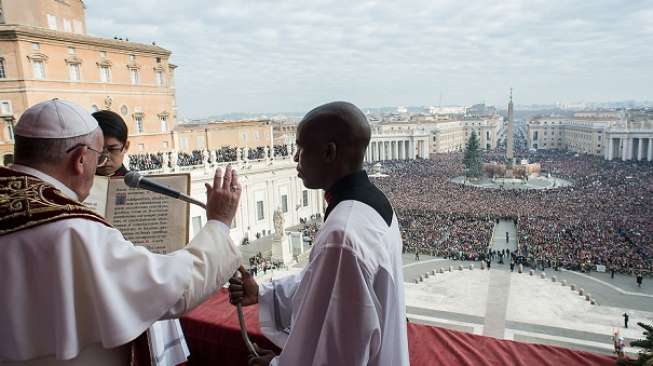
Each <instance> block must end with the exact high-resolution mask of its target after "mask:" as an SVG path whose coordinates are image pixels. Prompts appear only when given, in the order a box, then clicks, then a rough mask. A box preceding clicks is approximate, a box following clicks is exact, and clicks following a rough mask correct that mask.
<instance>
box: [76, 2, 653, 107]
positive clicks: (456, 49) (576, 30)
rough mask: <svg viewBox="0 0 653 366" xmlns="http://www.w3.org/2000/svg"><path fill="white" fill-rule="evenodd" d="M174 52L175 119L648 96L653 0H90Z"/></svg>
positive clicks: (104, 15)
mask: <svg viewBox="0 0 653 366" xmlns="http://www.w3.org/2000/svg"><path fill="white" fill-rule="evenodd" d="M86 4H87V17H88V18H87V27H88V31H89V33H90V34H93V35H98V36H105V37H109V38H112V37H113V36H114V35H118V36H122V37H127V38H129V39H130V41H138V42H143V43H151V42H152V41H156V42H157V44H159V45H160V46H162V47H165V48H167V49H169V50H171V51H172V52H173V57H172V62H173V63H175V64H177V65H179V69H177V74H176V75H177V77H176V82H177V99H178V104H179V108H180V114H181V115H182V116H186V117H203V116H207V115H212V114H213V115H214V114H220V113H226V112H281V111H297V112H302V111H306V110H308V109H310V108H312V107H314V106H316V105H318V104H321V103H324V102H327V101H331V100H348V101H351V102H354V103H356V104H358V105H360V106H363V107H379V106H396V105H438V104H439V103H440V96H442V103H443V104H444V105H447V104H461V105H468V104H473V103H477V102H482V101H485V102H487V103H489V104H495V105H500V106H503V105H504V104H505V103H506V102H507V95H508V90H509V88H510V87H513V88H514V89H515V102H516V103H518V104H535V103H555V102H558V101H610V100H625V99H636V100H646V99H648V100H651V99H653V0H614V1H611V0H580V1H570V0H524V1H513V0H504V1H489V0H443V1H436V0H405V1H390V0H388V1H356V0H346V1H311V0H291V1H277V0H267V1H250V0H234V1H231V0H229V1H223V0H185V1H172V0H159V1H155V0H111V1H105V0H102V1H101V0H86Z"/></svg>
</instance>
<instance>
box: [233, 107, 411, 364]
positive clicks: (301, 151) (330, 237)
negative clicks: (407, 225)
mask: <svg viewBox="0 0 653 366" xmlns="http://www.w3.org/2000/svg"><path fill="white" fill-rule="evenodd" d="M370 135H371V132H370V126H369V124H368V122H367V119H366V117H365V115H364V114H363V113H362V112H361V111H360V110H359V109H358V108H357V107H355V106H354V105H352V104H350V103H345V102H335V103H329V104H326V105H323V106H320V107H317V108H315V109H314V110H312V111H311V112H309V113H308V114H307V115H306V116H305V117H304V119H303V120H302V122H301V123H300V124H299V126H298V128H297V147H298V150H297V153H296V154H295V161H296V162H297V163H298V165H297V171H298V176H299V177H300V178H301V179H302V180H303V182H304V185H305V186H306V187H308V188H311V189H324V190H325V191H326V193H325V199H326V201H327V203H328V207H327V209H326V212H325V222H324V225H323V226H322V227H321V229H320V230H319V231H318V233H317V235H316V238H315V242H314V244H313V248H312V251H311V254H310V259H309V262H308V264H307V265H306V267H305V268H304V270H303V271H302V272H301V273H299V274H297V275H293V276H289V277H285V278H281V279H276V280H274V281H272V282H271V283H269V284H262V285H261V286H258V285H257V284H256V282H255V280H254V279H253V277H252V276H250V275H249V274H247V273H245V272H244V271H243V277H242V278H236V277H234V278H232V279H231V280H230V296H231V302H232V303H234V304H236V303H238V302H241V303H242V304H243V305H251V304H254V303H258V304H259V318H260V322H261V328H262V330H263V332H264V334H265V335H266V336H267V337H268V338H269V339H270V340H272V341H273V342H274V343H275V344H276V345H278V346H279V347H280V348H282V352H281V354H280V355H278V356H275V355H274V354H273V353H271V352H269V351H266V350H260V351H261V356H260V357H253V358H252V359H251V360H250V365H268V364H271V365H281V366H306V365H342V366H347V365H352V366H357V365H387V366H393V365H408V364H409V360H408V343H407V337H406V313H405V306H404V288H403V275H402V259H401V248H402V242H401V235H400V232H399V227H398V222H397V217H396V215H395V214H394V212H393V209H392V206H391V205H390V203H389V202H388V200H387V199H386V197H385V196H384V194H383V193H382V192H381V191H380V190H379V189H378V188H376V186H374V184H373V183H372V182H370V180H369V178H368V177H367V174H366V173H365V171H363V169H362V164H363V159H364V156H365V151H366V149H367V145H368V144H369V141H370Z"/></svg>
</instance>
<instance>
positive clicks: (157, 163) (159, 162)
mask: <svg viewBox="0 0 653 366" xmlns="http://www.w3.org/2000/svg"><path fill="white" fill-rule="evenodd" d="M162 167H163V153H156V154H133V155H129V168H130V169H131V170H137V171H143V170H156V169H161V168H162Z"/></svg>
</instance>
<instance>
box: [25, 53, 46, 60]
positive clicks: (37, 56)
mask: <svg viewBox="0 0 653 366" xmlns="http://www.w3.org/2000/svg"><path fill="white" fill-rule="evenodd" d="M27 59H28V60H29V61H30V62H32V61H43V62H48V55H46V54H45V53H42V52H33V53H31V54H29V55H27Z"/></svg>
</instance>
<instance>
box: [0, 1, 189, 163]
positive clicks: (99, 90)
mask: <svg viewBox="0 0 653 366" xmlns="http://www.w3.org/2000/svg"><path fill="white" fill-rule="evenodd" d="M26 3H29V6H26ZM1 4H2V5H1V6H2V8H1V11H2V15H3V20H4V23H2V22H0V23H1V24H0V125H1V128H0V156H4V155H9V154H11V153H12V151H13V128H14V125H15V123H16V122H17V121H18V119H19V118H20V115H21V114H22V113H23V112H24V111H25V109H27V108H28V107H30V106H32V105H34V104H36V103H39V102H42V101H44V100H48V99H51V98H61V99H66V100H70V101H72V102H75V103H77V104H80V105H81V106H83V107H86V108H88V110H89V111H95V110H100V109H109V110H112V111H115V112H116V113H119V114H120V115H121V116H122V117H123V119H124V120H125V122H127V125H128V127H129V130H130V140H131V141H132V146H133V148H134V149H137V148H139V147H140V150H142V151H145V152H155V151H161V150H162V149H165V148H166V147H168V148H174V146H175V143H176V142H175V141H174V139H173V134H172V131H173V130H174V128H175V125H176V103H175V87H174V70H175V68H176V66H175V65H173V64H171V63H169V59H170V55H171V52H170V51H168V50H166V49H164V48H161V47H158V46H156V45H145V44H140V43H134V42H129V41H126V40H117V39H105V38H98V37H93V36H89V35H86V32H85V29H86V24H85V6H84V3H83V2H82V1H80V0H13V1H11V0H3V1H2V2H1ZM0 161H1V159H0Z"/></svg>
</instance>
